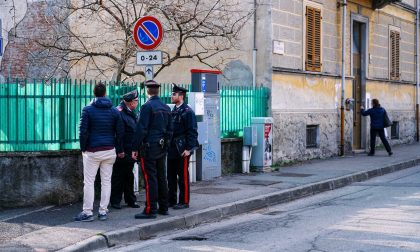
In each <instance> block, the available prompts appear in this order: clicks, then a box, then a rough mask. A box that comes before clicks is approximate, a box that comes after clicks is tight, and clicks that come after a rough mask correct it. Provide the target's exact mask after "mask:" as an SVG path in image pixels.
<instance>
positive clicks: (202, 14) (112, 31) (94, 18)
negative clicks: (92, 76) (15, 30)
mask: <svg viewBox="0 0 420 252" xmlns="http://www.w3.org/2000/svg"><path fill="white" fill-rule="evenodd" d="M63 2H64V3H63ZM243 9H244V8H243V4H242V5H241V1H240V0H106V1H105V0H103V1H102V0H78V1H71V0H66V1H57V2H56V3H55V5H54V10H53V17H54V19H55V21H54V22H56V23H57V24H59V25H56V26H55V27H56V30H55V32H54V33H49V34H46V36H45V37H44V38H43V40H40V41H38V43H39V44H41V45H42V46H43V48H45V52H46V53H44V55H46V56H47V57H51V56H54V57H59V58H60V62H61V63H63V64H65V65H66V66H68V70H69V71H73V72H74V71H75V72H78V73H87V72H92V71H95V72H96V73H97V76H98V77H99V76H100V75H102V76H109V75H110V73H113V74H114V76H115V79H116V81H120V80H126V79H131V78H133V77H135V76H144V72H143V70H141V69H140V68H139V67H136V66H135V55H136V52H137V46H136V44H135V42H134V40H133V28H134V25H135V22H136V21H137V20H138V19H139V18H140V17H142V16H147V15H152V16H155V17H157V18H158V19H159V20H160V21H161V22H162V25H163V26H164V33H165V37H164V42H163V43H162V45H161V46H160V47H159V49H160V50H162V51H163V64H162V65H160V66H159V67H158V68H157V69H156V71H155V76H156V75H158V74H159V73H160V72H162V70H163V69H165V68H168V67H169V66H170V65H171V64H173V63H174V62H175V61H177V60H180V59H194V60H197V61H199V62H201V63H203V64H206V65H208V66H210V67H218V66H220V64H222V63H223V60H224V58H223V57H222V56H221V55H220V53H222V52H225V51H229V50H231V49H233V48H235V46H236V45H237V44H238V38H239V32H240V31H241V29H242V27H243V26H244V24H245V23H246V22H247V20H248V19H249V17H250V16H251V15H252V12H253V10H252V9H247V10H243ZM245 9H246V8H245ZM216 56H217V57H216Z"/></svg>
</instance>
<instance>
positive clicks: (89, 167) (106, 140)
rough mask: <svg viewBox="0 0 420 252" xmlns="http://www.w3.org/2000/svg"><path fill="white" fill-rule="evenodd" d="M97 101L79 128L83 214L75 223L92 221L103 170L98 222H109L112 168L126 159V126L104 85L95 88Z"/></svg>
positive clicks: (83, 115) (88, 107) (84, 114)
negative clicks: (119, 160) (108, 96)
mask: <svg viewBox="0 0 420 252" xmlns="http://www.w3.org/2000/svg"><path fill="white" fill-rule="evenodd" d="M93 93H94V95H95V98H94V99H93V100H92V102H91V103H90V104H89V105H88V106H86V107H84V108H83V110H82V115H81V117H80V125H79V140H80V150H81V151H82V156H83V183H84V187H83V211H82V212H81V213H79V214H78V215H77V216H76V217H75V218H74V219H75V221H93V212H92V211H93V201H94V190H95V189H94V182H95V177H96V173H97V172H98V169H99V168H100V174H101V202H100V206H99V213H98V219H99V220H106V219H107V212H108V204H109V198H110V194H111V176H112V166H113V164H114V162H115V158H116V156H117V154H116V153H118V157H120V158H123V157H124V151H123V148H122V142H121V140H122V139H121V137H122V134H123V131H124V125H123V122H122V120H121V116H120V114H119V112H118V110H117V109H116V108H115V107H113V106H112V102H111V100H110V99H108V98H107V97H105V95H106V87H105V85H104V84H102V83H98V84H96V85H95V87H94V89H93Z"/></svg>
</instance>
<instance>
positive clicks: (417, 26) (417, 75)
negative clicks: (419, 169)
mask: <svg viewBox="0 0 420 252" xmlns="http://www.w3.org/2000/svg"><path fill="white" fill-rule="evenodd" d="M419 5H420V4H419V0H416V140H417V142H418V141H419V135H420V133H419V7H420V6H419Z"/></svg>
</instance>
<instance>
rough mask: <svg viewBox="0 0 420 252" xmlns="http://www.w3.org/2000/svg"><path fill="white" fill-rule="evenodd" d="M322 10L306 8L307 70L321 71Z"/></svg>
mask: <svg viewBox="0 0 420 252" xmlns="http://www.w3.org/2000/svg"><path fill="white" fill-rule="evenodd" d="M321 19H322V17H321V10H320V9H316V8H313V7H310V6H306V64H305V65H306V70H308V71H314V72H320V71H321V65H322V64H321Z"/></svg>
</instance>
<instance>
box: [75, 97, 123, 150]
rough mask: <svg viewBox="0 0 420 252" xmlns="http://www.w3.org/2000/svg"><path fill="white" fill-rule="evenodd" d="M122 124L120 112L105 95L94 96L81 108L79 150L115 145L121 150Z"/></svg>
mask: <svg viewBox="0 0 420 252" xmlns="http://www.w3.org/2000/svg"><path fill="white" fill-rule="evenodd" d="M123 131H124V125H123V123H122V120H121V117H120V113H119V112H118V110H117V109H116V108H114V107H112V102H111V100H110V99H108V98H106V97H96V98H95V99H93V100H92V102H91V103H90V104H89V105H88V106H86V107H84V108H83V110H82V115H81V117H80V125H79V140H80V150H81V151H86V150H89V149H98V148H99V149H100V148H101V147H115V149H116V151H117V153H121V152H122V151H123V148H122V142H121V140H122V134H123Z"/></svg>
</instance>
